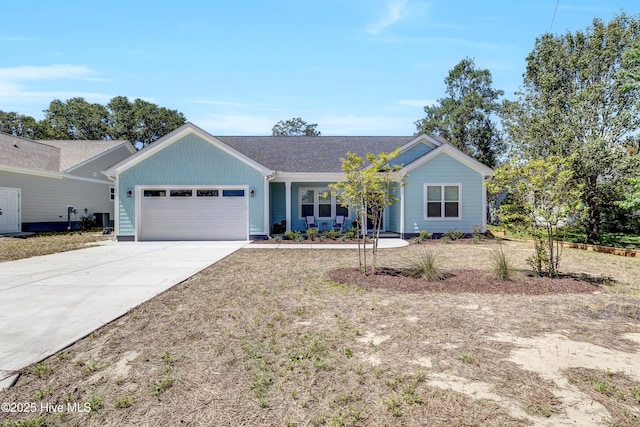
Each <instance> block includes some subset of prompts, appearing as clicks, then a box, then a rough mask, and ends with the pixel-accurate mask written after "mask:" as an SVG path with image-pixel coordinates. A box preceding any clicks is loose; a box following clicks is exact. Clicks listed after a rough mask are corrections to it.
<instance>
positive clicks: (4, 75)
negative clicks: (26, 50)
mask: <svg viewBox="0 0 640 427" xmlns="http://www.w3.org/2000/svg"><path fill="white" fill-rule="evenodd" d="M93 74H95V72H94V71H93V70H92V69H91V68H89V67H87V66H86V65H68V64H57V65H49V66H45V67H34V66H29V65H24V66H21V67H10V68H0V82H3V81H12V82H16V81H29V80H57V79H80V78H90V77H91V76H92V75H93Z"/></svg>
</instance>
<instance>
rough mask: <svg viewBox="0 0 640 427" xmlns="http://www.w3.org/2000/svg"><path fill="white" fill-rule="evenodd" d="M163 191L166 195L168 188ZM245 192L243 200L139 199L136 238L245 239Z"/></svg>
mask: <svg viewBox="0 0 640 427" xmlns="http://www.w3.org/2000/svg"><path fill="white" fill-rule="evenodd" d="M166 189H167V192H166V194H170V192H169V190H170V189H171V187H166ZM181 189H184V187H181ZM237 190H243V189H242V188H237ZM143 193H144V190H143V191H141V192H140V193H139V194H143ZM246 193H247V192H246V191H244V194H245V196H244V197H221V196H218V197H196V196H192V197H142V198H141V202H140V213H139V214H140V222H139V224H140V230H139V235H138V239H139V240H246V239H247V238H248V203H247V197H246ZM193 194H194V195H195V194H197V193H196V192H195V191H194V193H193ZM219 194H222V191H220V192H219Z"/></svg>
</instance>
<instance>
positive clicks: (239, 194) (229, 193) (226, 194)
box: [222, 190, 244, 197]
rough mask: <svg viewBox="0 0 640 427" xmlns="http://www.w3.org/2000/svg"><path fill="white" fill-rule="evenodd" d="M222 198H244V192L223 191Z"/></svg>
mask: <svg viewBox="0 0 640 427" xmlns="http://www.w3.org/2000/svg"><path fill="white" fill-rule="evenodd" d="M222 197H244V190H222Z"/></svg>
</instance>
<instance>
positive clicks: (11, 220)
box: [0, 187, 22, 233]
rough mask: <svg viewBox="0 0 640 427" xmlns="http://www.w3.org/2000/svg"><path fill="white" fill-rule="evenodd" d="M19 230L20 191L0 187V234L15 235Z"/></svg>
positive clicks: (20, 226)
mask: <svg viewBox="0 0 640 427" xmlns="http://www.w3.org/2000/svg"><path fill="white" fill-rule="evenodd" d="M21 229H22V225H21V224H20V189H19V188H7V187H0V233H17V232H20V231H22V230H21Z"/></svg>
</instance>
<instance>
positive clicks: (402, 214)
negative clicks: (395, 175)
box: [400, 185, 405, 235]
mask: <svg viewBox="0 0 640 427" xmlns="http://www.w3.org/2000/svg"><path fill="white" fill-rule="evenodd" d="M404 232H405V230H404V185H401V186H400V233H401V235H404Z"/></svg>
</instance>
